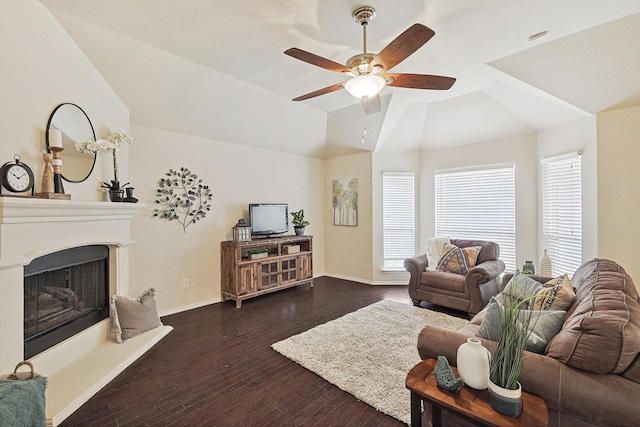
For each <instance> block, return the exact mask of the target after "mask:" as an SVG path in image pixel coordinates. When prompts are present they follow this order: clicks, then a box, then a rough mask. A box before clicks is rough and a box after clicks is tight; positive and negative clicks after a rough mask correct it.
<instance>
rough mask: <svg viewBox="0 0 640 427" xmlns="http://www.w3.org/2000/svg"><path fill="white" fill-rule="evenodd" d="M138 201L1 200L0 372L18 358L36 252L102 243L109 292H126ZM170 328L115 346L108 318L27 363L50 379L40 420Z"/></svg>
mask: <svg viewBox="0 0 640 427" xmlns="http://www.w3.org/2000/svg"><path fill="white" fill-rule="evenodd" d="M144 207H145V205H143V204H141V203H139V204H138V203H110V202H89V201H75V200H46V199H37V198H26V197H0V292H2V298H0V372H2V373H6V372H11V371H13V368H14V367H15V366H16V364H17V363H18V362H20V361H22V360H23V358H24V338H23V337H24V333H23V328H24V313H23V304H24V266H26V265H28V264H29V263H30V262H31V261H33V260H34V259H36V258H38V257H41V256H43V255H47V254H51V253H54V252H57V251H61V250H64V249H69V248H72V247H78V246H85V245H106V246H108V247H109V260H110V261H109V264H110V265H109V294H110V295H114V294H117V295H128V294H129V246H130V245H131V244H133V241H132V240H131V231H130V228H131V227H130V221H131V218H133V216H134V215H135V214H136V213H137V212H139V211H141V210H142V209H143V208H144ZM171 329H172V328H171V327H170V326H164V327H162V328H156V329H155V330H153V331H149V332H147V333H146V334H143V336H140V337H135V338H132V339H131V340H128V341H127V342H125V343H124V344H116V343H115V342H114V341H113V339H112V338H111V323H110V319H107V320H104V321H102V322H100V323H98V324H97V325H94V326H92V327H90V328H89V329H87V330H85V331H83V332H81V333H79V334H76V335H74V336H73V337H71V338H69V339H67V340H65V341H63V342H61V343H59V344H57V345H56V346H54V347H52V348H50V349H49V350H46V351H44V352H42V353H40V354H38V355H36V356H35V357H34V358H32V359H31V361H32V362H33V363H34V366H35V368H36V371H37V372H38V373H40V374H42V375H45V376H48V377H49V387H48V389H47V417H48V418H49V424H50V425H57V424H58V423H59V422H61V421H62V420H64V418H66V417H67V416H68V415H69V414H71V413H72V412H73V411H74V410H75V409H77V408H78V407H79V406H80V405H82V403H84V402H85V401H86V400H87V399H89V398H90V397H91V395H92V394H94V393H95V392H97V391H98V390H99V389H100V388H101V387H103V386H104V385H105V384H106V383H107V382H108V381H110V380H111V379H113V378H114V377H115V376H116V375H117V374H118V373H120V372H121V371H122V370H124V369H125V368H126V367H127V366H128V365H129V364H130V363H133V361H135V360H136V359H137V358H138V357H139V356H141V355H142V354H143V353H144V352H145V351H146V350H148V349H149V348H151V347H152V346H153V345H154V344H155V343H157V342H158V341H159V340H160V339H162V337H164V336H165V335H166V334H167V333H169V331H170V330H171Z"/></svg>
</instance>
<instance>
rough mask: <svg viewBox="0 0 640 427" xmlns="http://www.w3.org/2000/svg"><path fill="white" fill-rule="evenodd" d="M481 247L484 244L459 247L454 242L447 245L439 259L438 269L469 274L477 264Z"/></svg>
mask: <svg viewBox="0 0 640 427" xmlns="http://www.w3.org/2000/svg"><path fill="white" fill-rule="evenodd" d="M481 249H482V246H469V247H466V248H459V247H457V246H456V245H452V244H448V245H445V246H444V250H443V252H442V256H441V257H440V259H439V260H438V270H440V271H450V272H451V273H458V274H467V273H468V272H469V270H471V269H472V268H473V267H474V266H475V265H476V260H477V259H478V254H479V253H480V250H481Z"/></svg>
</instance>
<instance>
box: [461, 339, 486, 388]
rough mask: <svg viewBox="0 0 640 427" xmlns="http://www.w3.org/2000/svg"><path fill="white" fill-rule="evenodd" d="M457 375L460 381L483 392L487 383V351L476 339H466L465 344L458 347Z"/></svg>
mask: <svg viewBox="0 0 640 427" xmlns="http://www.w3.org/2000/svg"><path fill="white" fill-rule="evenodd" d="M457 359H458V360H457V363H456V365H457V367H458V374H460V377H461V378H462V381H464V383H465V384H466V385H468V386H469V387H472V388H475V389H476V390H484V389H485V388H487V386H488V383H489V350H487V349H486V348H484V347H483V345H482V342H481V341H480V339H478V338H467V342H466V343H464V344H462V345H461V346H460V347H458V354H457Z"/></svg>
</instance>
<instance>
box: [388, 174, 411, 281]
mask: <svg viewBox="0 0 640 427" xmlns="http://www.w3.org/2000/svg"><path fill="white" fill-rule="evenodd" d="M414 197H415V196H414V176H413V173H402V172H384V173H383V174H382V216H383V220H382V222H383V224H382V226H383V236H382V238H383V246H384V250H383V252H384V255H383V258H384V261H383V270H404V260H405V259H406V258H410V257H412V256H414V255H415V252H414V243H415V242H414V241H415V228H414V217H415V215H414V206H415V203H414Z"/></svg>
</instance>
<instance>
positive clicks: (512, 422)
mask: <svg viewBox="0 0 640 427" xmlns="http://www.w3.org/2000/svg"><path fill="white" fill-rule="evenodd" d="M436 362H437V361H436V360H435V359H427V360H423V361H422V362H420V363H418V364H417V365H416V366H414V367H413V369H411V371H410V372H409V375H407V380H406V386H407V388H408V389H409V390H411V426H412V427H419V426H421V425H422V415H421V412H422V400H426V401H427V402H429V403H430V404H431V406H432V408H433V410H432V417H431V418H432V419H431V421H432V425H433V427H440V426H441V425H442V410H443V409H444V410H445V411H449V412H454V413H456V414H457V415H459V416H462V417H463V418H465V419H467V420H469V421H471V422H473V423H475V424H478V425H487V426H527V427H529V426H532V427H533V426H546V425H547V423H548V421H549V414H548V412H547V405H546V404H545V403H544V400H543V399H542V398H541V397H539V396H536V395H533V394H531V393H527V392H525V391H523V392H522V414H521V415H520V416H519V417H518V418H511V417H508V416H506V415H502V414H500V413H498V412H496V411H495V410H494V409H493V408H491V405H490V404H489V391H488V390H475V389H473V388H471V387H467V386H464V387H462V389H460V392H459V393H457V394H452V393H448V392H446V391H444V390H441V389H440V388H438V384H437V383H436V379H435V377H434V374H433V369H434V368H435V366H436ZM453 370H454V372H455V373H456V375H458V371H457V369H456V368H453Z"/></svg>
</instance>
